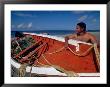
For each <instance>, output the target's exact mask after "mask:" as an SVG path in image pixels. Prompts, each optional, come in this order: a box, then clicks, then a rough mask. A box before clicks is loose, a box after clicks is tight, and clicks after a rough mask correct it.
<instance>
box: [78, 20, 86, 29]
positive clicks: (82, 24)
mask: <svg viewBox="0 0 110 87" xmlns="http://www.w3.org/2000/svg"><path fill="white" fill-rule="evenodd" d="M77 25H78V26H80V27H81V28H83V29H84V31H86V24H85V23H84V22H80V23H77Z"/></svg>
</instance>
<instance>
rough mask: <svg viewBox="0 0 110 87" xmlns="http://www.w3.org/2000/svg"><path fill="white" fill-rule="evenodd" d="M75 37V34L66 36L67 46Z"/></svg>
mask: <svg viewBox="0 0 110 87" xmlns="http://www.w3.org/2000/svg"><path fill="white" fill-rule="evenodd" d="M73 38H75V35H74V34H73V35H69V36H66V37H65V47H68V40H69V39H73Z"/></svg>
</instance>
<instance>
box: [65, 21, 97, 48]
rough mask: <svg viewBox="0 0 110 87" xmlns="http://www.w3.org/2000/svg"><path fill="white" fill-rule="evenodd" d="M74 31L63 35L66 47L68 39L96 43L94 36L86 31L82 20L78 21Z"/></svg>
mask: <svg viewBox="0 0 110 87" xmlns="http://www.w3.org/2000/svg"><path fill="white" fill-rule="evenodd" d="M75 31H76V33H74V34H71V35H68V36H66V37H65V46H66V47H68V40H69V39H74V40H79V41H83V42H87V43H92V44H95V43H96V44H97V40H96V37H95V36H94V35H92V34H91V33H88V32H86V24H85V23H83V22H80V23H78V24H77V26H76V30H75Z"/></svg>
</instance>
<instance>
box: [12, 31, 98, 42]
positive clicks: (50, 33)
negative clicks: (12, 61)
mask: <svg viewBox="0 0 110 87" xmlns="http://www.w3.org/2000/svg"><path fill="white" fill-rule="evenodd" d="M15 32H16V31H11V37H14V36H15ZM19 32H28V33H36V34H48V35H52V36H60V37H64V36H66V35H68V34H72V33H74V31H73V30H38V31H19ZM88 32H90V33H92V34H93V35H95V36H96V38H97V40H98V41H100V31H99V30H88Z"/></svg>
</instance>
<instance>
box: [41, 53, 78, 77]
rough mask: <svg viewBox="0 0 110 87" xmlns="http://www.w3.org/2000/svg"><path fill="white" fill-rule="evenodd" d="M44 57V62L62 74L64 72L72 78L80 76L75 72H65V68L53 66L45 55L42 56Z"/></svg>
mask: <svg viewBox="0 0 110 87" xmlns="http://www.w3.org/2000/svg"><path fill="white" fill-rule="evenodd" d="M42 57H43V58H44V60H45V61H46V62H47V63H48V64H49V65H50V66H52V67H53V68H55V69H57V70H60V71H61V72H64V73H65V74H67V76H69V77H71V76H77V77H78V76H79V75H78V74H77V73H76V72H73V71H67V70H65V69H64V68H62V67H60V66H56V65H53V64H51V63H50V62H49V61H48V60H47V59H46V57H45V56H44V54H42Z"/></svg>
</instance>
